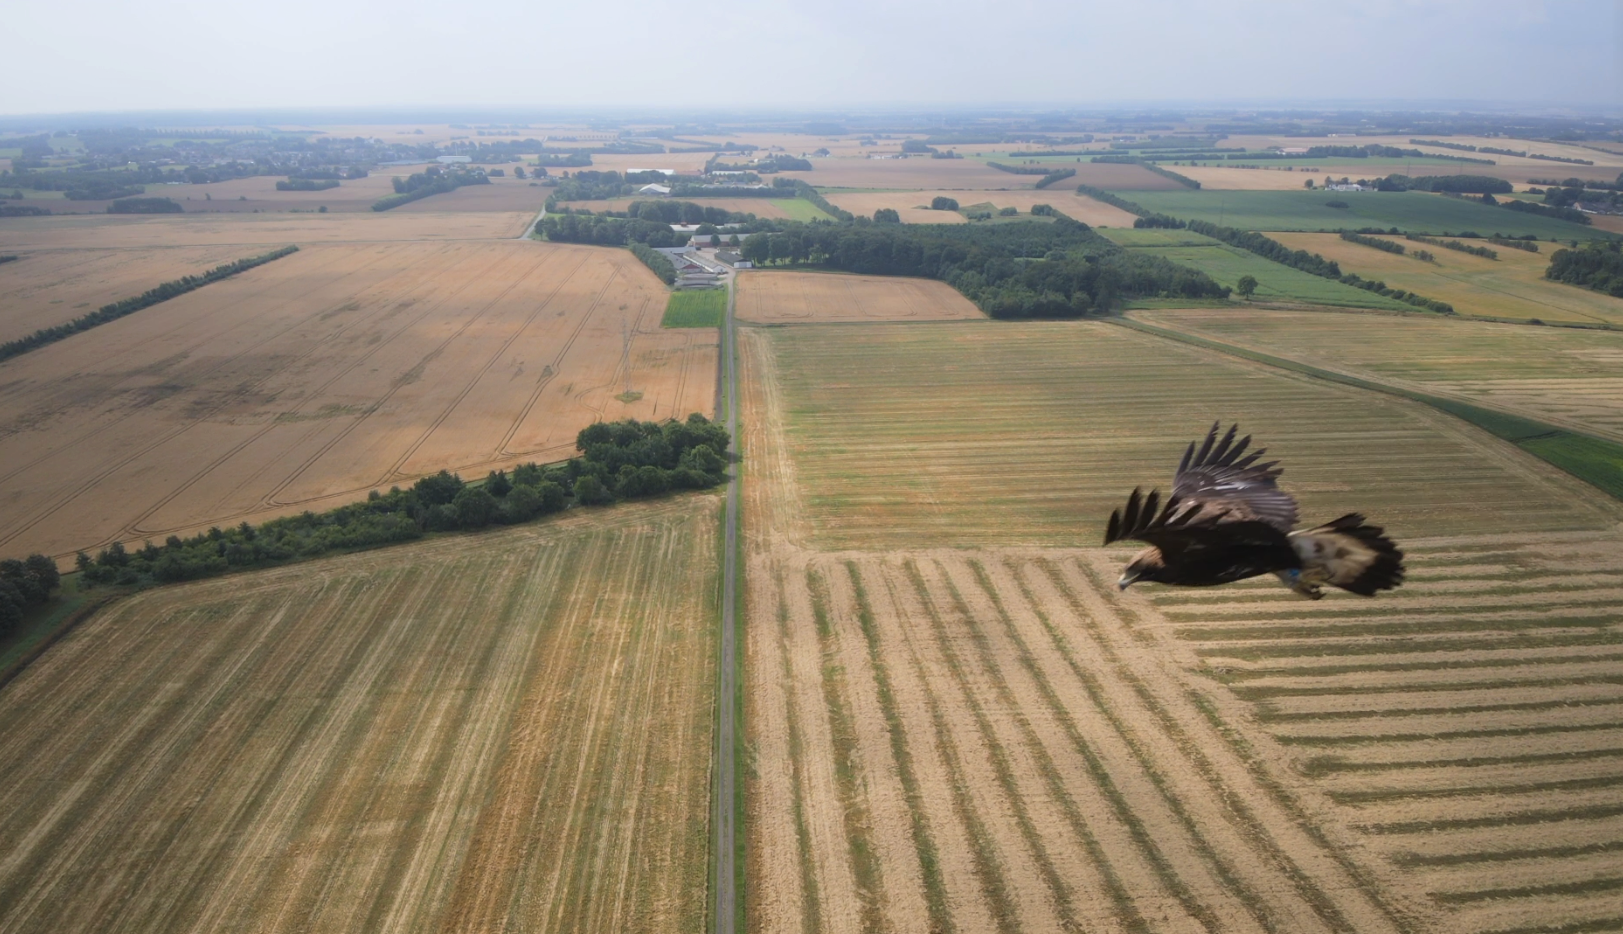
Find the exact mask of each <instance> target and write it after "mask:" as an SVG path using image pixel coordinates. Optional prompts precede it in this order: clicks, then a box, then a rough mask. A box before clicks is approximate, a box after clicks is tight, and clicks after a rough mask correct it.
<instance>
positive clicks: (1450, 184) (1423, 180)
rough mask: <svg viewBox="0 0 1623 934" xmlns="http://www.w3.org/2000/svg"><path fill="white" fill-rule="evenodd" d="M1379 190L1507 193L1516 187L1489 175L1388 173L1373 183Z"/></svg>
mask: <svg viewBox="0 0 1623 934" xmlns="http://www.w3.org/2000/svg"><path fill="white" fill-rule="evenodd" d="M1375 187H1376V189H1377V190H1379V191H1441V192H1453V193H1455V194H1473V195H1487V194H1494V195H1508V194H1510V193H1511V192H1513V191H1515V190H1516V187H1515V186H1514V185H1512V184H1511V183H1509V182H1507V181H1505V180H1504V179H1502V178H1494V177H1493V176H1491V175H1422V176H1420V177H1419V178H1410V177H1409V176H1407V175H1388V176H1387V177H1385V178H1383V179H1380V180H1379V181H1377V182H1376V183H1375Z"/></svg>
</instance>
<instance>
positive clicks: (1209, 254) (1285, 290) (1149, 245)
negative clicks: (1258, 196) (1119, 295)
mask: <svg viewBox="0 0 1623 934" xmlns="http://www.w3.org/2000/svg"><path fill="white" fill-rule="evenodd" d="M1105 236H1107V237H1109V238H1110V240H1111V241H1112V242H1114V243H1118V244H1120V245H1121V246H1125V247H1127V248H1129V249H1131V250H1133V251H1135V252H1138V253H1141V254H1144V255H1149V256H1159V257H1161V258H1162V259H1166V260H1170V261H1172V262H1174V263H1180V264H1182V265H1185V266H1190V267H1193V268H1195V269H1199V270H1200V271H1201V272H1204V273H1206V274H1207V275H1209V276H1211V277H1212V278H1213V279H1216V280H1217V281H1218V282H1219V283H1220V284H1222V285H1226V286H1228V287H1230V288H1234V287H1235V286H1236V285H1238V284H1239V281H1240V277H1241V276H1251V277H1252V278H1254V279H1256V280H1257V292H1256V299H1257V300H1259V301H1265V302H1302V303H1307V304H1314V305H1331V306H1341V307H1347V308H1384V309H1387V310H1389V311H1406V310H1408V309H1411V308H1413V307H1414V306H1412V305H1408V304H1405V303H1403V302H1399V301H1397V300H1395V299H1390V298H1382V297H1381V296H1380V295H1377V294H1375V293H1374V292H1366V291H1364V290H1363V289H1355V288H1353V287H1352V286H1350V285H1346V284H1343V283H1341V282H1338V281H1336V280H1334V279H1326V278H1324V277H1323V276H1315V275H1312V274H1311V273H1306V272H1302V271H1301V270H1299V269H1292V268H1291V267H1289V266H1286V265H1283V264H1281V263H1275V262H1272V261H1270V260H1266V259H1263V258H1262V257H1260V256H1258V255H1256V254H1255V253H1251V252H1248V251H1246V250H1242V249H1239V248H1238V247H1232V246H1229V245H1228V244H1226V243H1222V242H1221V241H1218V240H1214V239H1212V238H1211V237H1206V236H1202V235H1201V234H1197V233H1190V232H1188V231H1184V230H1165V229H1149V230H1144V229H1133V228H1129V227H1123V228H1116V229H1110V230H1108V231H1107V232H1106V234H1105Z"/></svg>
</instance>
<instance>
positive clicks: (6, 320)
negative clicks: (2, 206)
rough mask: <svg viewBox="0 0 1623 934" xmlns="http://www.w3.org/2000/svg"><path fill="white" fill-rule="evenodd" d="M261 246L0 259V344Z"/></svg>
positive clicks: (38, 253) (64, 252)
mask: <svg viewBox="0 0 1623 934" xmlns="http://www.w3.org/2000/svg"><path fill="white" fill-rule="evenodd" d="M258 252H264V251H263V250H253V249H251V248H250V249H246V250H245V249H242V248H234V247H229V246H198V247H169V248H163V249H145V250H142V249H99V250H75V249H54V250H29V251H26V252H24V251H19V252H18V253H16V254H15V255H16V256H17V257H18V259H16V260H14V261H12V262H9V263H0V295H4V296H5V301H4V302H3V303H0V343H5V342H6V341H9V340H15V339H17V338H19V337H22V336H24V335H26V334H31V333H33V332H34V331H37V330H39V329H41V328H50V327H56V326H57V325H59V324H62V323H64V322H67V321H70V320H72V319H74V318H77V317H79V316H81V315H85V314H89V313H90V312H92V311H95V310H96V309H97V308H100V307H101V306H103V305H106V304H109V303H111V302H116V301H118V300H119V299H123V298H129V297H131V296H134V295H140V294H141V293H142V292H145V291H146V290H147V289H150V288H152V287H153V286H155V285H157V284H158V283H160V282H167V281H170V280H172V279H179V278H181V277H182V276H189V275H196V274H198V273H201V272H206V271H208V270H210V269H213V268H214V267H215V266H219V265H221V264H223V263H229V262H231V261H233V260H237V259H242V258H244V257H245V256H251V255H254V254H255V253H258Z"/></svg>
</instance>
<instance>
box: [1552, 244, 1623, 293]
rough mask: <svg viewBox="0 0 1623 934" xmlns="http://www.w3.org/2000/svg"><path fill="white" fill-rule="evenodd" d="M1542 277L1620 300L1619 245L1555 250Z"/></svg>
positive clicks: (1622, 263) (1622, 256) (1622, 264)
mask: <svg viewBox="0 0 1623 934" xmlns="http://www.w3.org/2000/svg"><path fill="white" fill-rule="evenodd" d="M1544 275H1545V277H1546V278H1548V279H1553V280H1555V281H1556V282H1565V283H1567V284H1568V285H1576V286H1581V287H1583V288H1586V289H1594V290H1595V291H1597V292H1604V293H1606V294H1607V295H1613V296H1616V297H1618V298H1623V244H1619V242H1618V241H1616V240H1613V241H1612V242H1610V243H1600V242H1598V241H1591V242H1590V243H1589V245H1588V246H1586V247H1584V248H1583V249H1567V250H1556V251H1555V253H1554V255H1552V256H1551V257H1550V268H1549V269H1547V270H1545V272H1544Z"/></svg>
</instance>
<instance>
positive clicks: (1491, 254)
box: [1404, 234, 1538, 260]
mask: <svg viewBox="0 0 1623 934" xmlns="http://www.w3.org/2000/svg"><path fill="white" fill-rule="evenodd" d="M1404 239H1406V240H1413V241H1414V242H1416V243H1429V244H1431V245H1432V246H1440V247H1442V248H1443V249H1445V250H1455V251H1457V252H1460V253H1469V254H1471V255H1472V256H1480V257H1482V258H1483V259H1492V260H1497V259H1498V258H1499V253H1498V251H1496V250H1490V249H1488V248H1487V247H1485V246H1472V245H1471V244H1469V243H1464V242H1462V241H1459V240H1439V239H1438V238H1436V237H1427V236H1422V235H1421V234H1404ZM1494 242H1495V243H1498V242H1500V241H1498V240H1495V241H1494ZM1510 242H1513V243H1518V244H1519V243H1520V241H1510ZM1517 249H1523V247H1521V246H1519V245H1518V247H1517ZM1533 252H1534V253H1537V252H1538V247H1536V246H1535V247H1533Z"/></svg>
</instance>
